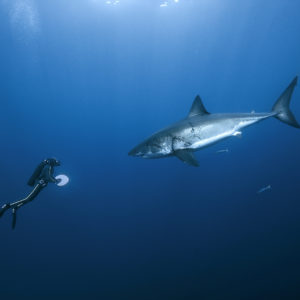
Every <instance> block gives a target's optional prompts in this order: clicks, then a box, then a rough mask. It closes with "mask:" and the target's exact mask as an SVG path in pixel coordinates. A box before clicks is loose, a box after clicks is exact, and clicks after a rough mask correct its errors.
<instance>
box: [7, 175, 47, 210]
mask: <svg viewBox="0 0 300 300" xmlns="http://www.w3.org/2000/svg"><path fill="white" fill-rule="evenodd" d="M46 186H47V183H46V182H45V181H43V180H40V181H39V183H38V184H37V185H36V186H35V187H34V189H33V190H32V191H31V193H30V194H29V195H28V196H27V197H26V198H24V199H22V200H19V201H16V202H13V203H10V207H12V208H14V207H17V208H19V207H21V206H23V205H24V204H26V203H28V202H31V201H32V200H33V199H34V198H35V197H36V196H37V195H38V194H39V193H40V192H41V190H42V189H43V188H44V187H46Z"/></svg>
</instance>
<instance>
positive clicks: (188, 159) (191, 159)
mask: <svg viewBox="0 0 300 300" xmlns="http://www.w3.org/2000/svg"><path fill="white" fill-rule="evenodd" d="M174 154H175V156H176V157H178V158H179V159H180V160H181V161H183V162H185V163H186V164H188V165H190V166H193V167H199V164H198V161H197V160H196V158H195V156H194V154H193V153H192V152H189V151H187V150H177V151H175V152H174Z"/></svg>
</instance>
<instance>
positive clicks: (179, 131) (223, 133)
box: [129, 77, 300, 166]
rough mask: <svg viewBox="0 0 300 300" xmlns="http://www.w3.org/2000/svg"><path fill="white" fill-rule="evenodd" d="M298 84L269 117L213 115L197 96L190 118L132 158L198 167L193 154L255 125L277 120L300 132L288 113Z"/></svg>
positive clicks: (157, 136) (138, 149) (136, 151)
mask: <svg viewBox="0 0 300 300" xmlns="http://www.w3.org/2000/svg"><path fill="white" fill-rule="evenodd" d="M296 84H297V77H295V78H294V80H293V81H292V82H291V83H290V85H289V86H288V87H287V88H286V90H285V91H284V92H283V93H282V94H281V96H280V97H279V98H278V100H277V101H276V102H275V104H274V106H273V108H272V110H271V112H267V113H254V112H252V113H231V114H210V113H209V112H208V111H207V110H206V109H205V107H204V105H203V103H202V100H201V98H200V97H199V96H196V98H195V100H194V102H193V104H192V107H191V109H190V112H189V114H188V116H187V117H186V118H185V119H183V120H181V121H179V122H177V123H175V124H172V125H171V126H169V127H167V128H165V129H162V130H160V131H158V132H156V133H155V134H153V135H151V136H150V137H149V138H147V139H146V140H145V141H143V142H142V143H140V144H139V145H137V146H136V147H134V148H133V149H132V150H131V151H130V152H129V155H131V156H138V157H142V158H162V157H168V156H176V157H178V158H179V159H180V160H181V161H183V162H185V163H187V164H189V165H191V166H198V165H199V164H198V162H197V160H196V158H195V157H194V154H193V153H194V152H195V151H197V150H200V149H202V148H204V147H207V146H210V145H212V144H215V143H217V142H219V141H221V140H223V139H226V138H228V137H231V136H241V130H242V129H243V128H245V127H247V126H250V125H252V124H254V123H257V122H260V121H262V120H265V119H268V118H270V117H276V118H277V119H279V120H281V121H282V122H284V123H287V124H289V125H291V126H294V127H296V128H300V125H299V124H298V123H297V121H296V119H295V117H294V115H293V114H292V112H291V111H290V109H289V103H290V100H291V96H292V93H293V90H294V87H295V86H296Z"/></svg>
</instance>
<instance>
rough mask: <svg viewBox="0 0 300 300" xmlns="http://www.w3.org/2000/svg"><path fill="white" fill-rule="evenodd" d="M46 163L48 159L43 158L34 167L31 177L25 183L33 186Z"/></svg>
mask: <svg viewBox="0 0 300 300" xmlns="http://www.w3.org/2000/svg"><path fill="white" fill-rule="evenodd" d="M47 164H48V161H47V160H46V159H45V160H43V161H42V162H41V163H40V164H39V165H38V166H37V167H36V168H35V170H34V172H33V174H32V175H31V177H30V178H29V180H28V182H27V184H28V185H29V186H34V184H35V181H36V180H37V179H38V178H39V176H40V175H41V172H42V170H43V169H44V167H45V165H47Z"/></svg>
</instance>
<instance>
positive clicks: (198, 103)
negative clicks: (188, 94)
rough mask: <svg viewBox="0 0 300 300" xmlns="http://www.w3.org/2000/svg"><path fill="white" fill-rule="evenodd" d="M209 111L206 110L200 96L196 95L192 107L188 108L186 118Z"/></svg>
mask: <svg viewBox="0 0 300 300" xmlns="http://www.w3.org/2000/svg"><path fill="white" fill-rule="evenodd" d="M208 114H209V112H207V110H206V109H205V107H204V105H203V103H202V100H201V98H200V97H199V95H197V96H196V98H195V100H194V102H193V104H192V107H191V109H190V112H189V115H188V118H190V117H193V116H197V115H200V116H201V115H208Z"/></svg>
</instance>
